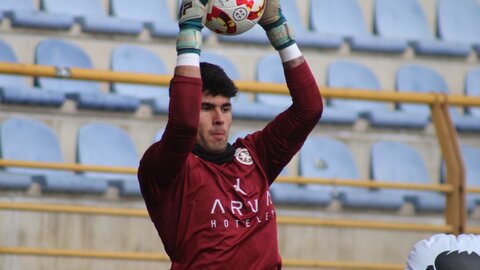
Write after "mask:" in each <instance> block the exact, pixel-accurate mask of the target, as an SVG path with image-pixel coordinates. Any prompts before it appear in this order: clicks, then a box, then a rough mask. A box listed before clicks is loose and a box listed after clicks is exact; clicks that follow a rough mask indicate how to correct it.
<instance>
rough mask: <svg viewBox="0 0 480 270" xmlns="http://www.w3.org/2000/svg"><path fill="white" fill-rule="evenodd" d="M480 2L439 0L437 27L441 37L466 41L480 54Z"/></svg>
mask: <svg viewBox="0 0 480 270" xmlns="http://www.w3.org/2000/svg"><path fill="white" fill-rule="evenodd" d="M479 25H480V4H478V3H477V2H476V1H474V0H459V1H450V0H439V1H438V8H437V29H438V35H439V36H440V38H441V39H443V40H445V41H451V42H459V43H465V44H467V45H469V46H473V48H474V49H475V50H476V51H477V54H480V27H478V26H479Z"/></svg>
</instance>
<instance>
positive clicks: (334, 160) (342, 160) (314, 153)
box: [300, 136, 403, 209]
mask: <svg viewBox="0 0 480 270" xmlns="http://www.w3.org/2000/svg"><path fill="white" fill-rule="evenodd" d="M300 170H301V173H300V174H301V175H302V176H305V177H321V178H328V179H342V180H360V176H359V173H358V169H357V165H356V163H355V160H354V159H353V156H352V153H351V151H350V149H349V148H348V147H347V146H346V145H345V144H344V143H342V142H340V141H338V140H336V139H333V138H328V137H314V136H311V137H309V138H308V139H307V141H306V142H305V144H304V146H303V147H302V149H301V152H300ZM308 187H309V188H310V189H313V190H320V191H321V190H325V189H327V190H331V192H332V195H333V196H335V197H338V198H339V200H340V202H341V204H342V207H345V208H362V209H398V208H400V206H401V205H402V204H403V198H402V197H400V196H398V195H396V194H394V192H391V191H389V190H372V189H367V188H362V187H348V186H340V187H332V186H327V187H324V186H318V185H315V186H313V185H312V186H308ZM373 198H374V199H373Z"/></svg>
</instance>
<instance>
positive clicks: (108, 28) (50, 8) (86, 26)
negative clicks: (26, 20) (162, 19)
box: [41, 0, 143, 35]
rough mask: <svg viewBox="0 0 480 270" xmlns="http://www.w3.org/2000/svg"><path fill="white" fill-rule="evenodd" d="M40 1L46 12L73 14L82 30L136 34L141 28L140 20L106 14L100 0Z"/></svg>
mask: <svg viewBox="0 0 480 270" xmlns="http://www.w3.org/2000/svg"><path fill="white" fill-rule="evenodd" d="M41 1H42V7H43V8H44V9H45V10H46V11H47V12H48V13H56V14H66V15H71V16H74V17H75V21H76V22H77V23H79V24H80V26H81V28H82V31H84V32H95V33H106V34H120V35H138V34H139V33H140V32H141V31H142V30H143V24H142V23H141V22H137V21H133V20H127V19H122V18H115V17H111V16H107V12H106V10H105V9H104V8H103V5H102V1H101V0H82V1H78V0H41Z"/></svg>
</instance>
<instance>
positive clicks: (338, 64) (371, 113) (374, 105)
mask: <svg viewBox="0 0 480 270" xmlns="http://www.w3.org/2000/svg"><path fill="white" fill-rule="evenodd" d="M327 86H328V87H332V88H352V89H363V90H374V91H380V89H381V87H380V83H379V82H378V79H377V77H376V76H375V74H374V73H373V72H372V71H371V70H370V69H369V68H367V67H366V66H364V65H361V64H358V63H355V62H351V61H345V60H339V61H335V62H333V63H331V64H330V65H329V66H328V68H327ZM329 103H330V104H331V107H333V108H335V109H336V110H338V111H341V110H343V111H345V113H347V112H350V113H355V114H358V116H361V117H364V118H366V119H368V120H369V123H370V125H371V126H376V127H403V128H424V127H425V126H426V125H427V124H428V118H426V117H425V118H419V117H417V116H416V115H415V114H413V113H409V112H401V111H397V110H395V109H394V110H391V109H390V108H389V106H388V103H384V102H376V101H358V100H348V99H331V100H330V101H329Z"/></svg>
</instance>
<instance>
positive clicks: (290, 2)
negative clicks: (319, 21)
mask: <svg viewBox="0 0 480 270" xmlns="http://www.w3.org/2000/svg"><path fill="white" fill-rule="evenodd" d="M281 5H282V13H283V15H284V16H285V18H286V19H287V21H288V23H289V24H290V25H291V26H292V27H293V29H295V41H296V42H297V43H298V45H299V46H302V47H313V48H327V49H338V48H340V46H341V45H342V43H343V39H342V38H341V37H340V36H334V35H322V34H321V33H318V32H314V31H310V30H309V29H307V27H306V26H305V24H304V22H303V21H302V20H303V19H302V16H301V14H300V11H299V9H298V6H297V3H296V1H295V0H282V3H281Z"/></svg>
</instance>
